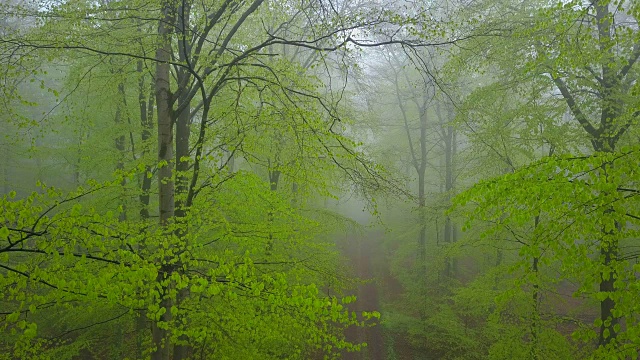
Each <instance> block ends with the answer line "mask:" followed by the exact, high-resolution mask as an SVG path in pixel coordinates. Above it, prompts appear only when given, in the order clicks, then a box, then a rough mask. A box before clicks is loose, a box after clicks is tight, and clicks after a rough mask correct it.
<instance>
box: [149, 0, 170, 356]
mask: <svg viewBox="0 0 640 360" xmlns="http://www.w3.org/2000/svg"><path fill="white" fill-rule="evenodd" d="M173 12H174V9H173V8H172V1H169V0H167V1H165V2H164V3H163V7H162V13H163V19H162V20H160V22H159V25H158V35H159V37H160V41H161V45H160V46H159V48H158V50H157V51H156V74H155V75H156V78H155V90H156V104H157V117H158V166H159V170H158V198H159V201H158V212H159V217H160V219H159V221H160V225H161V226H167V225H169V223H170V222H171V221H172V220H173V218H174V214H175V207H174V196H175V194H174V190H175V189H174V181H173V179H172V175H173V171H172V170H173V163H174V159H173V147H174V139H173V116H172V115H173V114H172V113H173V109H172V101H173V99H172V98H173V96H172V94H171V87H170V86H171V74H170V67H169V61H170V60H171V38H170V36H171V32H172V30H173V23H174V19H173V16H172V14H173ZM162 262H163V263H162V264H160V266H159V270H158V277H157V281H158V283H160V284H161V286H160V289H161V291H160V294H159V295H160V307H161V308H164V313H163V314H162V315H161V316H160V318H159V319H156V320H154V321H153V323H152V336H153V345H154V346H155V349H154V351H153V353H152V354H151V359H152V360H168V359H169V354H170V346H169V343H168V342H169V338H168V336H167V330H166V329H164V328H163V326H159V324H158V323H159V322H163V323H164V322H169V320H170V316H171V310H170V309H171V300H170V298H169V296H170V295H169V291H168V290H169V284H168V281H169V280H167V278H168V277H169V276H170V275H171V268H170V267H169V266H168V265H167V264H165V263H164V261H162Z"/></svg>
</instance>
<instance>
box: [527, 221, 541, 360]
mask: <svg viewBox="0 0 640 360" xmlns="http://www.w3.org/2000/svg"><path fill="white" fill-rule="evenodd" d="M539 223H540V216H536V217H535V219H534V228H537V227H538V224H539ZM534 246H535V244H534ZM539 261H540V258H539V257H537V256H536V257H534V258H533V261H532V263H531V271H532V272H533V275H534V283H533V292H532V295H531V297H532V300H533V315H532V318H531V349H530V351H529V356H530V358H531V360H538V342H539V339H538V338H539V336H538V333H539V330H540V283H539V281H540V280H539V271H538V264H539Z"/></svg>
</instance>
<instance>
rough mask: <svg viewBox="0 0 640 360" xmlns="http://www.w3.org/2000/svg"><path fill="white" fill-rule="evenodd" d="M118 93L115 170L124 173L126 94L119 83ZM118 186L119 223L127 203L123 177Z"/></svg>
mask: <svg viewBox="0 0 640 360" xmlns="http://www.w3.org/2000/svg"><path fill="white" fill-rule="evenodd" d="M118 92H119V93H120V95H121V96H122V102H121V103H119V104H118V106H117V108H116V114H115V127H116V130H117V131H118V132H119V133H120V135H118V136H116V138H115V147H116V150H117V151H118V162H117V164H116V170H119V171H124V158H125V156H126V155H125V150H126V148H125V135H124V134H123V133H122V124H123V123H124V121H123V116H124V114H123V113H125V112H126V108H125V105H126V103H125V99H126V93H125V90H124V83H123V82H120V83H119V84H118ZM120 185H121V186H122V191H123V193H122V199H121V201H120V206H122V211H121V212H120V214H119V215H118V219H119V220H120V221H125V220H127V203H126V197H125V196H126V194H125V191H126V185H127V180H126V178H125V177H123V178H122V181H121V182H120Z"/></svg>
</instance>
